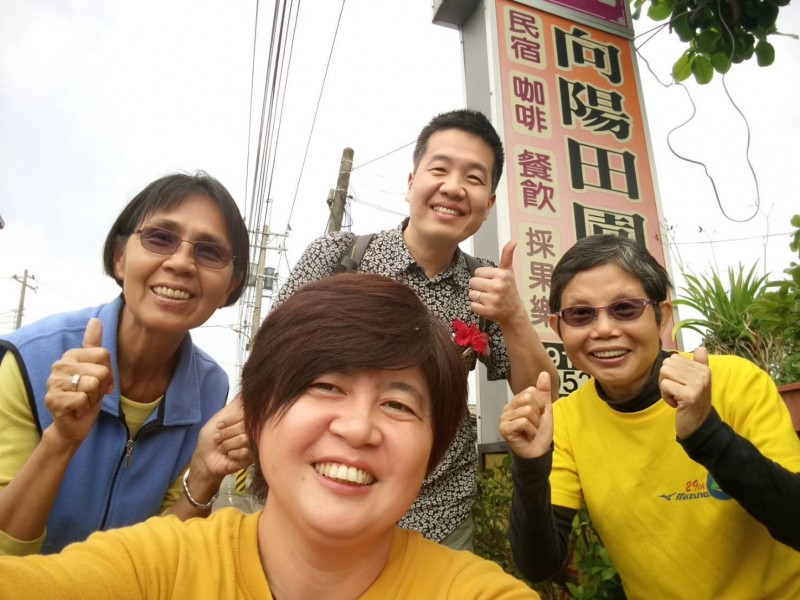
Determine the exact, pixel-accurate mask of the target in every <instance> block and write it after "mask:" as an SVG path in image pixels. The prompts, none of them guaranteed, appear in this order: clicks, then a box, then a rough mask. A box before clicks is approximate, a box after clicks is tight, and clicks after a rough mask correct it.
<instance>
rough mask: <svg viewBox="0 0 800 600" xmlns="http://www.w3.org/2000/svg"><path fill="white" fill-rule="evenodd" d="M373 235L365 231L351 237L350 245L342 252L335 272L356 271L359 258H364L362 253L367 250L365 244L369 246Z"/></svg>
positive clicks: (359, 261) (359, 262)
mask: <svg viewBox="0 0 800 600" xmlns="http://www.w3.org/2000/svg"><path fill="white" fill-rule="evenodd" d="M374 237H375V234H374V233H366V234H364V235H357V236H356V237H355V238H353V241H352V242H351V243H350V246H348V248H347V250H345V252H344V254H342V258H341V260H340V261H339V265H338V267H337V269H336V271H337V273H345V272H348V273H352V272H355V271H358V267H359V265H360V264H361V260H362V259H363V258H364V253H365V252H366V251H367V246H369V244H370V242H371V241H372V238H374Z"/></svg>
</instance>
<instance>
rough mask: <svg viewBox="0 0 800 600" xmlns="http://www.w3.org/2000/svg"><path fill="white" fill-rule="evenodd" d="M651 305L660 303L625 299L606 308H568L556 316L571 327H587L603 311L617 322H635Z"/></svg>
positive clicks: (642, 299) (639, 299)
mask: <svg viewBox="0 0 800 600" xmlns="http://www.w3.org/2000/svg"><path fill="white" fill-rule="evenodd" d="M651 304H652V305H653V306H655V305H656V304H658V302H656V301H655V300H645V299H644V298H625V299H624V300H617V301H616V302H612V303H611V304H608V305H606V306H583V305H576V306H568V307H567V308H562V309H561V310H560V311H558V312H557V313H556V314H557V315H558V317H559V318H560V319H561V320H562V321H564V323H566V324H567V325H569V326H570V327H586V326H587V325H589V324H590V323H592V322H593V321H594V320H595V319H596V318H597V315H598V314H600V311H601V310H605V311H606V312H607V313H608V316H609V317H611V318H612V319H614V320H615V321H635V320H636V319H638V318H639V317H641V316H642V314H643V313H644V309H645V308H647V307H648V306H650V305H651Z"/></svg>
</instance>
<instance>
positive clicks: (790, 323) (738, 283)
mask: <svg viewBox="0 0 800 600" xmlns="http://www.w3.org/2000/svg"><path fill="white" fill-rule="evenodd" d="M791 222H792V225H793V226H794V227H795V228H797V230H796V231H795V233H794V234H793V240H792V242H791V243H790V247H791V249H792V250H793V251H795V252H798V251H800V215H795V216H794V217H792V221H791ZM784 273H785V274H786V275H787V276H788V278H787V279H783V280H775V281H769V280H768V278H767V277H766V276H764V277H758V276H756V266H755V265H754V266H752V267H751V268H750V269H749V270H746V269H745V267H744V266H742V265H739V268H738V271H735V270H734V269H731V268H729V269H728V274H727V275H728V276H727V281H724V280H723V278H722V277H720V276H719V275H718V274H717V273H715V272H712V274H711V275H710V276H705V275H699V276H697V275H692V274H690V273H684V274H683V277H684V279H685V281H686V286H685V287H683V288H682V296H681V297H680V298H678V299H677V300H675V301H674V303H673V304H675V305H676V306H688V307H690V308H692V309H694V310H695V311H697V313H699V315H700V316H698V317H691V318H688V319H682V320H681V321H678V322H677V323H676V324H675V327H674V328H673V334H674V333H675V332H676V331H678V330H680V329H690V330H692V331H695V332H697V333H699V334H700V335H702V336H703V344H704V345H705V347H706V348H707V349H708V351H709V352H711V353H712V354H735V355H737V356H742V357H744V358H746V359H748V360H751V361H752V362H754V363H755V364H757V365H758V366H759V367H761V368H762V369H764V370H765V371H766V372H768V373H769V374H770V375H771V376H772V378H773V379H774V380H775V383H777V384H779V385H781V384H785V383H793V382H795V381H800V264H798V263H796V262H794V261H793V262H792V263H791V266H790V267H789V268H788V269H786V270H785V271H784Z"/></svg>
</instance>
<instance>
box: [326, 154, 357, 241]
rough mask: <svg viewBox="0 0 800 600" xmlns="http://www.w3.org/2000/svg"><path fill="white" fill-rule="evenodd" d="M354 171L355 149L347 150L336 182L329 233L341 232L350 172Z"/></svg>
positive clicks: (343, 155) (329, 220)
mask: <svg viewBox="0 0 800 600" xmlns="http://www.w3.org/2000/svg"><path fill="white" fill-rule="evenodd" d="M352 169H353V149H352V148H345V149H344V150H343V151H342V162H341V165H340V166H339V178H338V180H337V181H336V190H335V191H334V193H333V202H332V203H331V216H330V219H328V233H330V232H331V231H339V230H340V229H341V228H342V220H343V219H344V207H345V204H346V203H347V188H348V187H350V171H351V170H352Z"/></svg>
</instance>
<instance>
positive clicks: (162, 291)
mask: <svg viewBox="0 0 800 600" xmlns="http://www.w3.org/2000/svg"><path fill="white" fill-rule="evenodd" d="M153 291H154V292H155V293H156V294H158V295H159V296H164V297H165V298H172V299H173V300H188V299H189V298H191V297H192V296H191V294H190V293H189V292H185V291H183V290H173V289H172V288H168V287H165V286H163V285H159V286H156V287H154V288H153Z"/></svg>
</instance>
